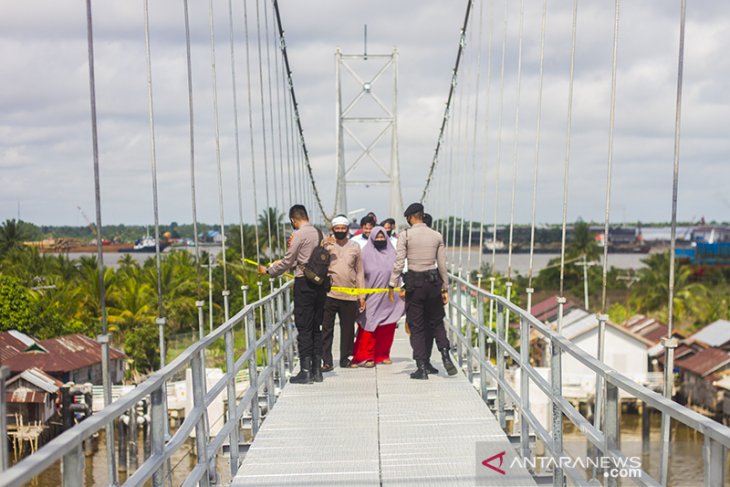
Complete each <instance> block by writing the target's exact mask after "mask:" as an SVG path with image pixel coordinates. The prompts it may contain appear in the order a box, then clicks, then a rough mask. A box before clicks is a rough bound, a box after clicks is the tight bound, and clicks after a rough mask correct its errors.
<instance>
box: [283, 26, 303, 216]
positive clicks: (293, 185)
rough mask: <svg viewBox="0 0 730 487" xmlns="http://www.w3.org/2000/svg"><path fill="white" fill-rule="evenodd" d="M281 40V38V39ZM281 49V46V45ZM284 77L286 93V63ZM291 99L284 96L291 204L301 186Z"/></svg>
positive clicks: (287, 167) (297, 197) (297, 195)
mask: <svg viewBox="0 0 730 487" xmlns="http://www.w3.org/2000/svg"><path fill="white" fill-rule="evenodd" d="M279 42H281V39H279ZM279 48H280V49H281V46H280V47H279ZM281 74H282V79H281V83H282V86H283V87H284V90H285V93H286V73H285V72H284V64H283V63H282V66H281ZM290 104H291V100H289V99H288V97H286V96H284V126H285V127H286V173H287V174H288V175H289V177H288V178H287V179H286V180H287V183H288V185H289V199H290V200H289V206H291V205H292V204H294V203H296V202H298V201H299V187H298V180H297V174H296V172H295V171H294V167H295V166H294V165H293V159H294V147H295V145H294V131H293V130H292V115H291V111H290V106H291V105H290Z"/></svg>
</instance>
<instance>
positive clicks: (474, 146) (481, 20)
mask: <svg viewBox="0 0 730 487" xmlns="http://www.w3.org/2000/svg"><path fill="white" fill-rule="evenodd" d="M483 28H484V0H479V27H478V35H477V46H478V49H477V79H476V90H475V91H476V93H475V97H474V132H473V135H472V148H471V151H472V161H471V166H472V169H471V174H472V177H473V176H474V175H476V174H478V172H477V134H478V132H479V92H480V86H481V74H482V73H481V72H482V30H483ZM474 193H475V191H473V190H472V191H470V198H469V200H470V203H469V208H471V209H472V211H473V208H474ZM473 219H474V218H473V217H472V218H469V232H468V235H469V242H468V244H469V252H468V256H467V261H466V268H467V281H469V282H471V254H472V241H471V240H472V238H471V236H472V223H473ZM479 253H480V254H481V248H480V249H479Z"/></svg>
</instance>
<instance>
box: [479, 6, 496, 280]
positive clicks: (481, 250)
mask: <svg viewBox="0 0 730 487" xmlns="http://www.w3.org/2000/svg"><path fill="white" fill-rule="evenodd" d="M488 1H489V12H488V13H487V17H488V18H489V41H488V47H487V93H486V98H487V100H486V106H485V109H484V141H485V143H484V155H483V156H482V158H483V160H484V164H483V166H484V168H483V172H484V180H483V187H482V191H481V193H482V215H481V218H480V223H479V274H478V275H477V286H478V287H480V288H481V287H482V277H483V275H482V268H483V266H484V227H486V220H487V186H488V182H489V178H488V175H487V161H488V159H489V151H488V149H489V111H490V105H491V103H490V102H491V92H492V44H493V40H494V16H493V15H492V13H493V11H494V0H488Z"/></svg>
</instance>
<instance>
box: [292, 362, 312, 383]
mask: <svg viewBox="0 0 730 487" xmlns="http://www.w3.org/2000/svg"><path fill="white" fill-rule="evenodd" d="M289 382H291V383H292V384H311V383H312V382H313V380H312V357H301V358H300V359H299V373H298V374H297V375H295V376H294V377H292V378H291V379H289Z"/></svg>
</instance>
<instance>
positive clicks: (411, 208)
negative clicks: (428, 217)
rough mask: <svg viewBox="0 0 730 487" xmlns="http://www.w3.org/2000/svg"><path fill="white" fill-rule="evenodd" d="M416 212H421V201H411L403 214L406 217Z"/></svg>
mask: <svg viewBox="0 0 730 487" xmlns="http://www.w3.org/2000/svg"><path fill="white" fill-rule="evenodd" d="M416 213H423V205H422V204H421V203H411V204H410V205H408V208H406V211H405V212H404V213H403V216H404V217H406V218H408V217H409V216H411V215H415V214H416Z"/></svg>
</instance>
